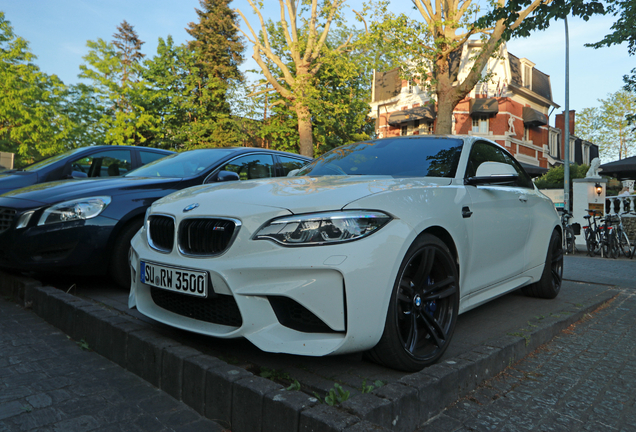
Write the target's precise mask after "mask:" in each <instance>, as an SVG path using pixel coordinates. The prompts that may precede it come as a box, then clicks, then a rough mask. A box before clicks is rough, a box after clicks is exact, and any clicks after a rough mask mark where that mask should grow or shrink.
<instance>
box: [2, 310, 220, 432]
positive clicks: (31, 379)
mask: <svg viewBox="0 0 636 432" xmlns="http://www.w3.org/2000/svg"><path fill="white" fill-rule="evenodd" d="M81 345H82V344H81V343H76V342H75V341H72V340H70V339H69V338H68V337H67V336H66V335H64V334H63V333H62V332H60V331H59V330H58V329H57V328H55V327H53V326H51V325H49V324H48V323H46V322H45V321H44V320H43V319H42V318H40V317H38V316H37V315H35V314H34V313H32V312H30V311H28V310H25V309H23V308H22V307H20V306H18V305H17V304H15V303H11V302H8V301H5V300H2V299H0V432H10V431H11V432H13V431H38V432H49V431H50V432H53V431H56V432H58V431H59V432H70V431H73V432H74V431H100V432H101V431H103V432H107V431H108V432H110V431H113V432H115V431H153V432H155V431H156V432H161V431H188V432H190V431H191V432H196V431H206V432H214V431H218V432H220V431H222V430H223V428H222V427H221V426H220V425H219V424H217V423H215V422H213V421H211V420H208V419H206V418H204V417H201V416H200V415H199V414H197V413H196V412H195V411H194V410H193V409H192V408H190V407H188V406H187V405H185V404H183V403H181V402H178V401H177V400H175V399H174V398H172V397H170V396H168V395H167V394H166V393H165V392H162V391H161V390H158V389H157V388H155V387H153V386H152V385H150V384H148V383H147V382H146V381H144V380H143V379H141V378H140V377H138V376H136V375H134V374H133V373H131V372H128V371H127V370H125V369H123V368H121V367H120V366H118V365H116V364H115V363H112V362H111V361H109V360H107V359H105V358H103V357H101V356H100V355H98V354H96V353H94V352H92V351H89V350H85V349H82V347H81ZM43 348H44V349H43Z"/></svg>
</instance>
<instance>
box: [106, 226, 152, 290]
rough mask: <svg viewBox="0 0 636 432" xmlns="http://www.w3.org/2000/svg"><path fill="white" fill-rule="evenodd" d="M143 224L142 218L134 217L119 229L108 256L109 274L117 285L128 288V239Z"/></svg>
mask: <svg viewBox="0 0 636 432" xmlns="http://www.w3.org/2000/svg"><path fill="white" fill-rule="evenodd" d="M143 224H144V220H143V219H142V218H138V219H134V220H132V221H131V222H129V223H128V225H126V226H124V227H123V228H122V230H121V231H120V233H119V235H118V236H117V239H116V240H115V245H114V246H113V252H112V255H111V258H110V275H111V277H112V279H113V281H115V283H116V284H117V285H119V286H120V287H122V288H126V289H130V266H129V264H128V251H129V250H130V241H131V240H132V238H133V237H134V236H135V234H137V231H139V230H140V229H141V227H142V225H143Z"/></svg>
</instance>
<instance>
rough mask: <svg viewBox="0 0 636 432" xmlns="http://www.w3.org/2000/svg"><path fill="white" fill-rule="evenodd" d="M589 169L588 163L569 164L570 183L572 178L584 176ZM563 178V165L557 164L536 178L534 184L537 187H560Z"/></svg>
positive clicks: (561, 186)
mask: <svg viewBox="0 0 636 432" xmlns="http://www.w3.org/2000/svg"><path fill="white" fill-rule="evenodd" d="M589 169H590V167H589V165H576V164H570V185H571V184H572V180H573V179H577V178H584V177H585V174H587V171H588V170H589ZM564 178H565V167H564V166H563V165H559V166H556V167H554V168H552V169H550V171H548V172H547V173H545V174H543V175H542V176H541V177H539V178H537V179H536V180H535V182H534V184H535V185H536V186H537V187H538V188H539V189H562V188H563V180H564Z"/></svg>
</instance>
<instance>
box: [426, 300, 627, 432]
mask: <svg viewBox="0 0 636 432" xmlns="http://www.w3.org/2000/svg"><path fill="white" fill-rule="evenodd" d="M588 318H589V319H586V320H584V321H582V322H579V323H577V324H575V325H572V326H570V328H569V329H567V330H566V331H564V332H562V333H561V334H560V335H558V336H557V337H556V338H555V339H553V340H552V341H551V342H550V343H548V344H546V345H544V346H543V347H541V348H540V349H538V350H537V351H536V352H535V353H533V354H532V355H530V356H528V357H526V358H525V359H523V360H522V361H520V362H518V363H517V364H515V365H513V366H511V367H509V368H508V369H506V370H505V371H504V372H503V373H501V374H500V375H499V376H497V377H495V378H493V379H491V380H489V381H487V382H486V383H484V384H483V385H482V386H480V387H479V388H478V389H477V390H475V391H473V392H472V393H470V394H469V395H468V396H467V397H465V398H463V399H461V400H459V401H457V402H456V403H455V404H453V405H451V406H450V407H448V408H447V409H446V410H444V411H443V412H442V413H441V414H440V415H438V416H437V417H435V418H433V419H431V420H429V421H428V422H427V423H426V424H425V425H424V426H423V427H421V428H420V429H418V431H419V432H438V431H439V432H442V431H443V432H456V431H457V432H459V431H461V432H464V431H474V432H481V431H501V432H514V431H533V432H534V431H546V432H547V431H557V432H559V431H568V432H570V431H620V432H632V431H636V293H635V292H634V290H629V289H624V290H622V291H621V293H620V295H619V296H618V297H617V298H616V299H615V300H614V301H612V302H611V303H609V304H608V305H607V306H606V307H602V308H600V309H599V310H597V311H595V312H594V313H593V314H592V315H591V316H589V317H588Z"/></svg>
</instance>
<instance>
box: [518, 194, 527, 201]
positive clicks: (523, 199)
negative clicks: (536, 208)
mask: <svg viewBox="0 0 636 432" xmlns="http://www.w3.org/2000/svg"><path fill="white" fill-rule="evenodd" d="M519 201H521V202H528V195H519Z"/></svg>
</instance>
